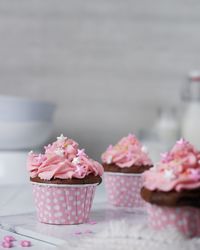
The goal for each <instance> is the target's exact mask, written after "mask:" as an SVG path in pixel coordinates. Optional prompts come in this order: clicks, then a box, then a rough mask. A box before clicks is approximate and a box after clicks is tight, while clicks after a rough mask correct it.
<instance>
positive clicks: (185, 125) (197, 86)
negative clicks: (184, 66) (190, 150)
mask: <svg viewBox="0 0 200 250" xmlns="http://www.w3.org/2000/svg"><path fill="white" fill-rule="evenodd" d="M182 100H183V102H184V110H183V116H182V126H181V134H182V137H183V138H185V139H186V140H189V141H190V142H191V143H193V144H194V145H195V146H196V147H197V148H199V149H200V71H192V72H191V73H190V74H189V80H188V81H187V83H186V84H185V85H184V88H183V92H182Z"/></svg>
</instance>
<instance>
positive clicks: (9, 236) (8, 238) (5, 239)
mask: <svg viewBox="0 0 200 250" xmlns="http://www.w3.org/2000/svg"><path fill="white" fill-rule="evenodd" d="M3 239H4V241H6V242H11V241H14V240H16V239H15V238H14V237H13V236H12V235H6V236H4V238H3Z"/></svg>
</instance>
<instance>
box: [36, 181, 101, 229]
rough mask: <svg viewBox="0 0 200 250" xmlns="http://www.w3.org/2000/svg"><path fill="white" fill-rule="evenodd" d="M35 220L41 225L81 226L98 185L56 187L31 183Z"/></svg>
mask: <svg viewBox="0 0 200 250" xmlns="http://www.w3.org/2000/svg"><path fill="white" fill-rule="evenodd" d="M32 185H33V196H34V200H35V205H36V211H37V218H38V220H39V221H40V222H42V223H48V224H57V225H61V224H62V225H72V224H81V223H84V222H86V221H87V220H88V217H89V214H90V210H91V207H92V202H93V198H94V194H95V189H96V186H97V185H98V184H86V185H56V184H52V185H51V184H50V185H49V184H40V183H32Z"/></svg>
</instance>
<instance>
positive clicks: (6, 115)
mask: <svg viewBox="0 0 200 250" xmlns="http://www.w3.org/2000/svg"><path fill="white" fill-rule="evenodd" d="M54 111H55V105H54V104H52V103H48V102H42V101H35V100H31V99H25V98H19V97H10V96H0V150H2V149H3V150H19V149H32V148H37V147H40V146H41V145H43V144H44V143H45V142H46V140H47V139H48V138H49V136H50V134H51V132H52V128H53V114H54Z"/></svg>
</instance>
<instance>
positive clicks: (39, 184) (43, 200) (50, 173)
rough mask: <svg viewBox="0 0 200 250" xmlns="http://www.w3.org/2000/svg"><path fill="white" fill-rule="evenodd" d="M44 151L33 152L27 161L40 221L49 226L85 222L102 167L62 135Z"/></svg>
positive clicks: (72, 141)
mask: <svg viewBox="0 0 200 250" xmlns="http://www.w3.org/2000/svg"><path fill="white" fill-rule="evenodd" d="M44 149H45V150H44V154H35V153H33V152H30V153H29V155H28V159H27V169H28V172H29V174H30V181H31V183H32V185H33V195H34V200H35V204H36V210H37V217H38V220H39V221H40V222H43V223H49V224H80V223H84V222H86V221H87V220H88V217H89V213H90V209H91V206H92V201H93V198H94V194H95V189H96V186H97V185H99V184H100V183H101V181H102V178H101V176H102V174H103V167H102V165H100V164H99V163H98V162H96V161H94V160H92V159H90V158H89V157H88V156H87V155H86V153H85V152H84V149H79V145H78V144H77V143H76V142H75V141H74V140H72V139H68V138H66V137H64V136H63V135H61V136H60V137H57V141H55V142H54V143H52V144H49V145H48V146H46V147H44Z"/></svg>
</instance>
